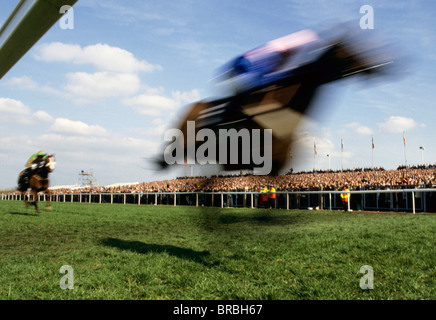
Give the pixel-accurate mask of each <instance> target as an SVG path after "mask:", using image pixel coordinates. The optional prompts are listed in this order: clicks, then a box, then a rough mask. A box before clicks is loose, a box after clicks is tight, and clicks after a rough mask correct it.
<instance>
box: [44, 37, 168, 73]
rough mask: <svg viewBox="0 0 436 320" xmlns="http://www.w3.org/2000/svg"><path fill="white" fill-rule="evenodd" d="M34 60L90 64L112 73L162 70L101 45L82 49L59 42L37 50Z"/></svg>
mask: <svg viewBox="0 0 436 320" xmlns="http://www.w3.org/2000/svg"><path fill="white" fill-rule="evenodd" d="M36 58H37V59H38V60H42V61H46V62H52V61H57V62H72V63H75V64H91V65H94V66H95V67H97V68H98V69H100V70H103V71H113V72H138V71H142V72H152V71H154V70H160V69H162V67H160V66H158V65H152V64H150V63H148V62H147V61H145V60H138V59H136V58H135V57H134V55H133V54H132V53H131V52H129V51H127V50H124V49H121V48H118V47H112V46H109V45H107V44H101V43H98V44H95V45H89V46H86V47H83V48H82V47H81V46H80V45H74V44H65V43H61V42H52V43H48V44H43V45H41V46H39V47H38V48H37V53H36Z"/></svg>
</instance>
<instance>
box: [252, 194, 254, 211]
mask: <svg viewBox="0 0 436 320" xmlns="http://www.w3.org/2000/svg"><path fill="white" fill-rule="evenodd" d="M253 198H254V194H253V193H251V209H253V208H254V206H253Z"/></svg>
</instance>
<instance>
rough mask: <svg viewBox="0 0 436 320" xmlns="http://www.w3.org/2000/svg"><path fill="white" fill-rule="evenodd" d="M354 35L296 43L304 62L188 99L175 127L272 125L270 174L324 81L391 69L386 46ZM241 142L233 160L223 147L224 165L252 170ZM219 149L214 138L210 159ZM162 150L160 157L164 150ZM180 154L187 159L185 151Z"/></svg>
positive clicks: (285, 159) (185, 132)
mask: <svg viewBox="0 0 436 320" xmlns="http://www.w3.org/2000/svg"><path fill="white" fill-rule="evenodd" d="M359 39H360V38H359V37H357V36H355V37H353V36H343V37H341V36H340V37H337V38H333V39H327V40H326V41H325V44H326V45H325V46H324V47H322V48H320V49H316V50H312V51H310V50H309V51H305V49H304V48H301V54H302V55H303V57H304V58H305V59H306V58H307V59H306V60H305V63H302V64H301V65H299V66H297V67H290V68H286V67H284V68H283V69H282V70H281V72H280V73H279V74H278V75H277V74H276V73H275V74H274V77H272V76H271V79H269V78H268V77H269V75H266V76H265V77H264V78H263V79H262V81H261V82H260V84H259V85H258V86H255V87H252V88H248V89H247V90H245V91H241V92H238V93H237V94H235V95H231V96H229V97H225V98H222V99H217V100H212V101H208V100H203V101H199V102H196V103H194V104H192V105H191V106H189V108H188V111H187V112H186V114H185V115H184V116H183V115H182V116H181V119H182V121H180V122H179V123H177V124H176V128H179V130H180V131H181V132H182V134H183V136H184V137H187V136H188V134H189V132H188V126H187V124H188V121H194V122H195V128H194V132H193V134H194V136H195V137H196V136H197V133H198V131H199V130H201V129H205V128H206V129H211V130H212V131H213V132H215V134H216V135H218V134H219V132H220V130H221V129H227V130H231V129H235V130H236V131H239V130H241V129H248V130H252V131H253V130H255V129H256V130H258V129H260V130H261V132H262V130H263V129H265V128H270V129H273V130H272V142H271V145H270V146H271V158H272V159H271V163H272V170H271V173H270V174H271V175H276V174H278V172H279V170H281V169H283V168H284V167H285V166H286V165H287V164H288V161H289V154H290V151H289V149H290V145H291V144H292V143H293V141H294V139H295V132H296V128H297V127H298V125H299V124H300V122H301V120H302V119H304V118H308V117H309V115H313V114H314V110H312V107H314V106H316V107H317V108H319V103H318V104H315V103H313V102H314V101H315V98H318V93H319V92H320V91H321V90H320V88H321V87H322V86H323V85H325V84H327V83H331V82H336V81H339V80H341V79H343V78H347V77H352V76H356V75H358V74H361V75H366V76H367V78H368V79H369V78H372V77H373V76H377V75H385V74H389V73H390V71H391V68H390V65H391V63H392V62H393V59H394V58H393V57H392V56H391V55H390V52H389V50H388V48H386V47H383V46H382V47H377V44H374V45H372V43H371V41H367V42H365V41H361V40H359ZM366 46H368V48H367V49H365V48H366ZM309 58H310V59H309ZM230 74H232V73H231V72H230ZM236 77H237V76H235V77H234V78H236ZM253 132H254V131H253ZM261 137H262V136H261ZM173 141H174V139H173ZM203 141H204V139H203V140H201V139H196V141H195V142H194V143H195V146H194V147H195V151H196V150H197V149H198V148H199V147H200V145H201V144H202V143H203ZM171 143H173V142H171ZM167 146H168V144H166V145H164V148H165V149H166V147H167ZM248 146H249V144H248ZM183 147H184V150H187V148H188V145H187V139H185V140H184V145H183ZM227 147H228V146H227ZM265 147H267V146H265ZM265 147H262V146H260V150H261V153H264V151H265V150H264V148H265ZM241 148H242V146H241V145H239V146H238V149H237V150H236V151H239V153H238V157H239V158H238V161H237V162H236V163H235V162H232V161H231V158H230V157H231V156H233V154H232V152H231V150H230V149H229V147H228V150H227V152H226V155H227V162H226V163H224V170H230V171H231V170H238V171H239V170H244V169H248V170H253V168H255V167H256V165H257V164H256V163H255V162H254V159H250V161H248V162H247V161H246V162H244V161H242V162H241V161H239V160H240V158H241V157H242V156H241ZM220 151H221V146H220V143H217V144H216V150H215V152H214V154H215V155H216V159H217V161H216V162H215V163H218V159H221V157H220ZM224 151H226V150H224ZM162 154H163V157H162V158H164V156H165V151H163V152H162ZM184 157H185V163H187V162H186V161H187V154H186V153H185V155H184ZM162 158H159V159H157V160H156V164H157V165H158V166H159V167H160V168H161V169H165V168H167V167H168V166H169V165H168V163H166V161H164V159H162ZM224 160H225V159H224Z"/></svg>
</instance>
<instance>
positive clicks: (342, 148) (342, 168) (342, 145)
mask: <svg viewBox="0 0 436 320" xmlns="http://www.w3.org/2000/svg"><path fill="white" fill-rule="evenodd" d="M343 152H344V141H343V140H342V138H341V172H342V171H344V166H343V165H342V153H343Z"/></svg>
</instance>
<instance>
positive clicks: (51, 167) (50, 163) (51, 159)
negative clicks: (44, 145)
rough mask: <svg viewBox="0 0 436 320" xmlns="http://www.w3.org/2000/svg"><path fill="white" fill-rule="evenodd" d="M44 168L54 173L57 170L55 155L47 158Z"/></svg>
mask: <svg viewBox="0 0 436 320" xmlns="http://www.w3.org/2000/svg"><path fill="white" fill-rule="evenodd" d="M44 167H46V168H47V169H48V172H52V171H53V170H54V169H55V168H56V162H55V158H54V154H51V155H48V156H47V159H46V160H45V164H44Z"/></svg>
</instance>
